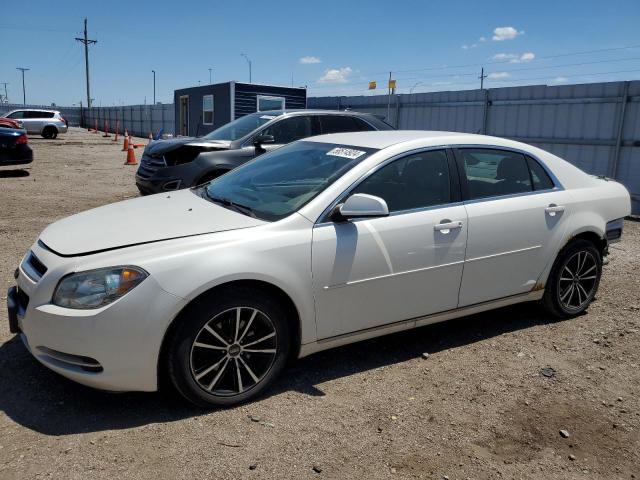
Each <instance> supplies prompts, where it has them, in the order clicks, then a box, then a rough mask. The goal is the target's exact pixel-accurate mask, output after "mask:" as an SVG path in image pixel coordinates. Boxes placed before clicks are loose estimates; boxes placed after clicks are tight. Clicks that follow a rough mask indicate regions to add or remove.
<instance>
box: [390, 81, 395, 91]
mask: <svg viewBox="0 0 640 480" xmlns="http://www.w3.org/2000/svg"><path fill="white" fill-rule="evenodd" d="M389 88H390V89H392V90H393V89H394V88H396V81H395V80H389Z"/></svg>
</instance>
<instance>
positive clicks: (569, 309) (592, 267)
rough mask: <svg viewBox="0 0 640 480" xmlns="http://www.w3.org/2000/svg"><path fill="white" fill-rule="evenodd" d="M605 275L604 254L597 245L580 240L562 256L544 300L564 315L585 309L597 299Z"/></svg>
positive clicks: (552, 271) (576, 313) (555, 313)
mask: <svg viewBox="0 0 640 480" xmlns="http://www.w3.org/2000/svg"><path fill="white" fill-rule="evenodd" d="M601 275H602V255H601V254H600V251H599V250H598V249H597V248H596V247H595V245H594V244H593V243H591V242H589V241H587V240H582V239H578V240H575V241H573V242H571V243H570V244H568V245H567V246H566V247H565V248H564V249H563V250H562V251H561V252H560V254H559V255H558V258H557V259H556V261H555V263H554V264H553V267H552V269H551V272H550V274H549V279H548V281H547V286H546V289H545V293H544V297H543V298H542V302H543V304H544V306H545V308H546V309H547V310H548V311H549V312H550V313H551V314H553V315H555V316H557V317H560V318H568V317H573V316H575V315H579V314H581V313H582V312H584V311H585V310H586V309H587V308H588V307H589V304H590V303H591V302H592V301H593V299H594V297H595V295H596V292H597V291H598V286H599V285H600V277H601Z"/></svg>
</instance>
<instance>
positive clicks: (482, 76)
mask: <svg viewBox="0 0 640 480" xmlns="http://www.w3.org/2000/svg"><path fill="white" fill-rule="evenodd" d="M487 77H488V75H485V74H484V67H482V69H481V70H480V76H479V77H478V78H479V79H480V90H484V79H485V78H487Z"/></svg>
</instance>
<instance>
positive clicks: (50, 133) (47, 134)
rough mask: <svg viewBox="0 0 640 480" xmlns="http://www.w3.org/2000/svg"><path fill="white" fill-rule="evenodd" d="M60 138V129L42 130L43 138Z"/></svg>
mask: <svg viewBox="0 0 640 480" xmlns="http://www.w3.org/2000/svg"><path fill="white" fill-rule="evenodd" d="M57 136H58V129H57V128H56V127H44V130H42V137H43V138H56V137H57Z"/></svg>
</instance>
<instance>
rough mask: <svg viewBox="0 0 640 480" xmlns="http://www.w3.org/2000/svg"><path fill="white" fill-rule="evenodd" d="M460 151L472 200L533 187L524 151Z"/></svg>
mask: <svg viewBox="0 0 640 480" xmlns="http://www.w3.org/2000/svg"><path fill="white" fill-rule="evenodd" d="M459 153H460V154H461V155H462V159H463V162H464V170H465V174H466V177H467V185H468V186H469V198H470V199H478V198H485V197H496V196H501V195H512V194H515V193H524V192H531V191H532V190H533V188H532V186H531V177H530V175H529V167H528V166H527V161H526V159H525V157H524V155H522V154H521V153H517V152H510V151H507V150H494V149H485V148H463V149H460V150H459Z"/></svg>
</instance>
